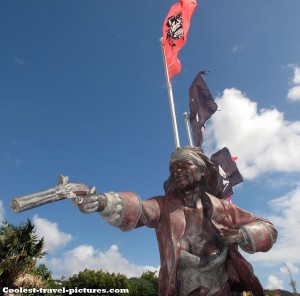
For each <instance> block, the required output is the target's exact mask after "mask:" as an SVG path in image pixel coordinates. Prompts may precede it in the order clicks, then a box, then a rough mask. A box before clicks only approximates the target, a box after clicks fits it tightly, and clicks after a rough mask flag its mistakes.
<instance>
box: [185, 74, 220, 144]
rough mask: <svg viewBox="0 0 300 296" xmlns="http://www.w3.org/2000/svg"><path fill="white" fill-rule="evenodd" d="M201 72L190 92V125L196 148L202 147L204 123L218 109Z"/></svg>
mask: <svg viewBox="0 0 300 296" xmlns="http://www.w3.org/2000/svg"><path fill="white" fill-rule="evenodd" d="M204 73H205V72H204V71H201V72H200V73H199V74H198V75H197V76H196V77H195V79H194V81H193V82H192V84H191V86H190V90H189V97H190V100H189V105H190V124H191V128H192V131H193V138H194V146H197V147H201V145H202V142H203V134H202V129H203V128H204V123H205V122H206V120H207V119H209V118H210V117H211V116H212V115H213V114H214V113H215V112H216V110H217V109H218V105H217V104H216V103H215V101H214V99H213V97H212V95H211V93H210V91H209V89H208V87H207V85H206V83H205V81H204V79H203V77H202V75H203V74H204Z"/></svg>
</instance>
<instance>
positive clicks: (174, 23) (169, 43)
mask: <svg viewBox="0 0 300 296" xmlns="http://www.w3.org/2000/svg"><path fill="white" fill-rule="evenodd" d="M196 6H197V2H196V0H180V2H179V3H176V4H174V5H173V6H172V7H171V9H170V11H169V13H168V15H167V17H166V19H165V21H164V24H163V45H164V48H165V56H166V63H167V69H168V74H169V79H170V80H171V79H172V77H173V76H175V75H177V74H178V73H179V72H180V70H181V64H180V61H179V60H178V58H177V55H178V52H179V50H180V49H181V48H182V47H183V46H184V44H185V42H186V38H187V33H188V30H189V27H190V21H191V17H192V15H193V12H194V10H195V8H196Z"/></svg>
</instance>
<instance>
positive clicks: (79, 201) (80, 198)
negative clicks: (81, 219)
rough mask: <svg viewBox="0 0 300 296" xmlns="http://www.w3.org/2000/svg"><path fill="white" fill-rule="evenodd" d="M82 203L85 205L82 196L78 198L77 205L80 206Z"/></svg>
mask: <svg viewBox="0 0 300 296" xmlns="http://www.w3.org/2000/svg"><path fill="white" fill-rule="evenodd" d="M81 203H83V197H81V196H76V204H77V205H80V204H81Z"/></svg>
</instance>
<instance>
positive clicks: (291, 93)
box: [287, 66, 300, 101]
mask: <svg viewBox="0 0 300 296" xmlns="http://www.w3.org/2000/svg"><path fill="white" fill-rule="evenodd" d="M292 67H293V68H294V77H293V80H292V84H293V86H292V87H291V88H290V89H289V90H288V94H287V98H288V99H290V100H292V101H300V67H297V66H292Z"/></svg>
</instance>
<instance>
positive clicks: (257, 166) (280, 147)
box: [205, 88, 300, 179]
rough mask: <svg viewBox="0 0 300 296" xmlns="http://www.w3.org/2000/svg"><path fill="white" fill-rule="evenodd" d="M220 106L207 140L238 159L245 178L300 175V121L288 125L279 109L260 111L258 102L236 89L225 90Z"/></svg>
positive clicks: (288, 122) (207, 130)
mask: <svg viewBox="0 0 300 296" xmlns="http://www.w3.org/2000/svg"><path fill="white" fill-rule="evenodd" d="M216 102H217V104H218V106H219V108H220V109H221V111H219V112H216V113H215V114H214V116H212V118H211V124H210V125H209V126H208V127H207V129H206V134H207V135H205V137H206V139H209V138H213V139H214V140H215V144H216V146H217V147H218V148H217V149H221V148H223V147H225V146H226V147H227V148H228V149H229V150H230V152H231V154H232V155H236V156H238V160H237V164H238V166H239V169H240V171H241V173H242V175H243V176H244V178H246V179H247V178H248V179H253V178H255V177H258V176H259V175H261V174H262V173H264V172H270V171H278V172H300V153H299V152H298V150H299V148H298V147H300V121H294V122H290V121H286V120H285V119H284V115H283V113H282V112H279V111H278V110H277V109H275V108H270V109H261V110H258V108H257V103H256V102H253V101H251V100H250V99H249V98H247V96H246V95H245V94H243V93H242V92H241V91H240V90H238V89H234V88H231V89H225V90H224V92H223V95H222V96H221V97H219V98H217V99H216ZM208 143H209V142H208ZM210 149H211V148H210ZM211 150H212V149H211ZM214 152H215V151H214Z"/></svg>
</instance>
